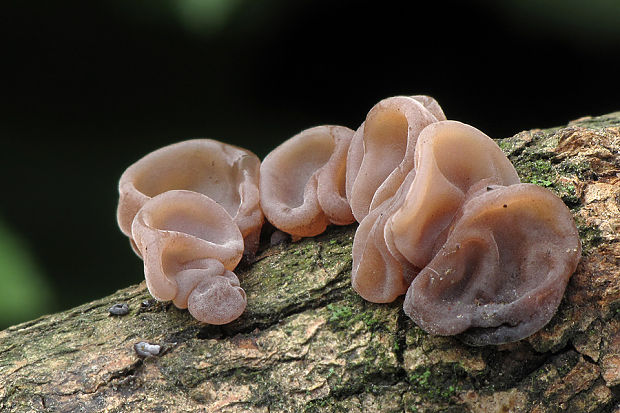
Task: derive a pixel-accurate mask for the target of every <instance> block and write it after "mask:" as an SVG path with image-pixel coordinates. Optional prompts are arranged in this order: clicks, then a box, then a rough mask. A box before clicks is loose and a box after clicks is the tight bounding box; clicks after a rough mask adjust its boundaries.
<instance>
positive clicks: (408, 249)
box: [352, 121, 519, 302]
mask: <svg viewBox="0 0 620 413" xmlns="http://www.w3.org/2000/svg"><path fill="white" fill-rule="evenodd" d="M414 153H415V168H414V169H412V170H411V172H409V174H408V175H407V177H406V178H405V180H404V182H403V183H402V185H401V187H400V188H399V189H398V191H397V192H396V194H395V195H394V196H393V198H392V199H391V200H389V202H385V203H384V204H382V205H381V206H379V207H378V208H375V210H371V212H370V213H369V214H368V215H367V216H366V217H365V218H364V219H363V220H362V222H361V223H360V226H359V228H358V230H357V232H356V234H355V239H354V242H353V269H352V280H353V288H354V289H355V290H356V291H357V292H358V293H359V294H360V295H361V296H362V297H364V298H365V299H366V300H368V301H372V302H391V301H393V300H394V299H395V298H396V297H397V296H399V295H402V294H404V293H405V292H406V291H407V288H408V286H409V284H410V283H411V281H412V280H413V278H414V277H415V275H416V274H417V272H418V271H419V270H420V269H421V268H423V267H424V266H426V265H427V264H428V263H429V261H430V260H431V258H432V257H433V255H434V252H435V251H434V249H435V248H437V247H436V245H437V244H438V243H439V245H441V244H442V243H443V242H442V241H443V240H445V234H444V233H445V231H446V228H447V227H448V225H449V224H450V222H451V221H452V219H453V217H454V215H455V214H456V212H457V210H458V209H459V208H460V206H461V205H462V204H463V202H464V200H465V196H466V194H467V193H468V192H469V191H470V190H471V189H472V187H473V188H477V187H479V186H486V185H491V184H498V185H511V184H514V183H518V182H519V177H518V175H517V172H516V171H515V169H514V167H513V166H512V164H511V163H510V161H509V160H508V159H507V158H506V156H505V155H504V154H503V153H502V151H501V150H500V148H499V147H498V146H497V145H496V144H495V142H493V140H492V139H491V138H489V137H488V136H486V135H485V134H483V133H482V132H480V131H479V130H477V129H476V128H473V127H471V126H469V125H465V124H463V123H460V122H455V121H441V122H436V123H432V124H430V125H428V126H427V127H426V128H425V129H424V130H423V131H422V132H421V133H420V135H419V137H418V140H417V143H416V147H415V152H414Z"/></svg>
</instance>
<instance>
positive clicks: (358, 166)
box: [346, 96, 445, 222]
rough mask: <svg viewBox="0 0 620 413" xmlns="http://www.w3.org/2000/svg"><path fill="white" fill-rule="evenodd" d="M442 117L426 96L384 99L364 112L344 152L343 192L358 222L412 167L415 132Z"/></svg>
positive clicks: (390, 193)
mask: <svg viewBox="0 0 620 413" xmlns="http://www.w3.org/2000/svg"><path fill="white" fill-rule="evenodd" d="M438 117H440V118H441V119H440V118H438ZM443 119H445V116H444V115H443V112H442V111H441V108H440V107H439V104H438V103H437V101H435V100H434V99H433V98H431V97H429V96H413V97H407V96H396V97H391V98H387V99H384V100H382V101H380V102H379V103H377V104H376V105H375V106H374V107H373V108H372V109H371V110H370V112H368V115H367V117H366V120H365V122H364V123H362V125H361V126H360V127H359V129H358V130H357V131H356V132H355V134H354V135H353V138H352V140H351V146H350V148H349V153H348V155H347V174H346V194H347V199H348V201H349V204H350V205H351V210H352V211H353V215H354V216H355V219H356V220H357V221H358V222H361V221H362V219H364V217H365V216H366V215H367V214H368V212H369V211H370V210H371V209H373V208H375V207H377V206H378V205H380V204H381V203H382V202H384V201H385V200H387V199H389V198H391V197H392V196H393V195H394V193H396V191H397V190H398V188H399V187H400V186H401V184H402V182H403V180H404V179H405V176H406V175H407V174H408V173H409V171H411V169H413V165H414V148H415V144H416V141H417V139H418V135H419V133H420V132H421V131H422V129H424V128H425V127H426V126H427V125H429V124H431V123H434V122H437V121H438V120H443Z"/></svg>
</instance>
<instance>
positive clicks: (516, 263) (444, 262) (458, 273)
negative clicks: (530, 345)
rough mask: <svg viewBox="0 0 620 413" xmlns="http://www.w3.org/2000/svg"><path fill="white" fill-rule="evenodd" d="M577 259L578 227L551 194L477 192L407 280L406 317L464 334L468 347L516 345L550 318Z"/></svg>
mask: <svg viewBox="0 0 620 413" xmlns="http://www.w3.org/2000/svg"><path fill="white" fill-rule="evenodd" d="M580 257H581V244H580V242H579V234H578V232H577V228H576V226H575V222H574V221H573V218H572V216H571V213H570V211H569V210H568V208H567V207H566V205H564V203H563V202H562V201H561V200H560V199H559V198H558V197H557V196H555V195H554V194H553V193H552V192H550V191H548V190H546V189H544V188H541V187H538V186H536V185H533V184H517V185H511V186H505V187H495V189H493V190H490V191H486V190H482V191H480V193H479V195H477V196H472V197H471V198H470V199H469V200H468V201H467V202H466V203H465V204H464V205H463V207H462V210H461V211H460V212H459V214H458V216H457V217H456V219H455V223H454V224H453V226H452V228H451V229H450V233H449V236H448V239H447V241H446V242H445V244H444V245H443V246H442V247H441V248H440V249H439V251H437V254H436V255H435V256H434V258H433V259H432V260H431V262H430V263H429V264H428V265H427V266H426V267H425V268H424V269H423V270H422V271H421V272H420V273H419V274H418V276H417V277H416V278H415V279H414V280H413V282H412V283H411V286H410V287H409V290H408V291H407V295H406V297H405V303H404V309H405V313H406V314H407V315H408V316H409V317H411V318H412V319H413V320H414V321H415V322H416V323H417V324H418V325H419V326H420V327H422V328H423V329H424V330H426V331H428V332H429V333H431V334H439V335H453V334H458V333H463V332H464V335H463V337H464V338H465V340H466V341H467V342H469V343H471V344H476V345H483V344H500V343H505V342H510V341H515V340H519V339H522V338H524V337H527V336H529V335H531V334H533V333H534V332H536V331H538V330H539V329H540V328H541V327H543V326H544V325H545V324H546V323H547V322H548V321H549V320H550V319H551V317H552V316H553V314H554V313H555V311H556V309H557V307H558V305H559V303H560V300H561V299H562V296H563V294H564V289H565V287H566V284H567V283H568V280H569V278H570V276H571V275H572V274H573V272H574V271H575V269H576V267H577V264H578V262H579V259H580Z"/></svg>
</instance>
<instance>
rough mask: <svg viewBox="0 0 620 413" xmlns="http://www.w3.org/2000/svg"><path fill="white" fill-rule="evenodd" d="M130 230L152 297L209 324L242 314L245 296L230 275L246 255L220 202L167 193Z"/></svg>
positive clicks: (190, 194) (139, 215) (154, 200)
mask: <svg viewBox="0 0 620 413" xmlns="http://www.w3.org/2000/svg"><path fill="white" fill-rule="evenodd" d="M131 228H132V232H131V234H132V238H133V240H134V242H135V245H136V247H137V249H138V251H139V252H140V254H141V255H142V258H143V259H144V276H145V278H146V284H147V287H148V289H149V291H150V293H151V295H153V297H155V298H156V299H158V300H173V302H174V304H175V305H176V306H177V307H179V308H189V312H190V313H191V314H192V315H193V316H194V317H195V318H196V319H198V320H200V321H203V322H205V323H210V324H224V323H228V322H230V321H232V320H234V319H236V318H238V317H239V316H240V315H241V313H243V310H244V309H245V306H246V296H245V292H244V291H243V290H242V289H241V288H240V287H239V280H238V279H237V276H236V275H235V274H234V273H232V272H231V271H232V270H233V269H234V268H235V267H236V266H237V264H238V263H239V261H240V260H241V257H242V255H243V238H242V236H241V232H240V231H239V228H238V227H237V225H236V224H235V223H234V222H233V220H232V218H231V217H230V215H229V214H228V212H226V210H225V209H224V208H223V207H222V206H220V205H219V204H218V203H217V202H215V201H214V200H212V199H211V198H209V197H207V196H205V195H203V194H200V193H197V192H193V191H182V190H171V191H166V192H164V193H162V194H160V195H157V196H155V197H154V198H152V199H150V200H149V201H148V202H146V203H145V204H144V206H143V207H142V208H141V209H140V210H139V211H138V213H137V214H136V216H135V219H134V220H133V223H132V226H131Z"/></svg>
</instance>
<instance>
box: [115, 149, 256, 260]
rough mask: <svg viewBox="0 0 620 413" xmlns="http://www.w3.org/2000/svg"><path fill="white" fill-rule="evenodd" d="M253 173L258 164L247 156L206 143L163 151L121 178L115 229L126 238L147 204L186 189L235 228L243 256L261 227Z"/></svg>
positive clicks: (251, 249) (253, 244)
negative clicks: (218, 207)
mask: <svg viewBox="0 0 620 413" xmlns="http://www.w3.org/2000/svg"><path fill="white" fill-rule="evenodd" d="M259 169H260V160H259V159H258V157H257V156H256V155H254V154H253V153H252V152H250V151H248V150H245V149H242V148H238V147H236V146H232V145H227V144H225V143H222V142H218V141H215V140H211V139H193V140H188V141H183V142H179V143H175V144H172V145H169V146H165V147H163V148H161V149H158V150H156V151H154V152H151V153H150V154H148V155H146V156H145V157H143V158H142V159H140V160H139V161H137V162H136V163H134V164H133V165H131V166H130V167H129V168H127V170H126V171H125V172H124V173H123V175H122V176H121V179H120V182H119V193H120V199H119V203H118V211H117V218H118V224H119V226H120V228H121V230H122V231H123V233H124V234H125V235H127V236H128V237H130V238H131V223H132V222H133V219H134V217H135V215H136V214H137V213H138V210H140V208H142V206H143V205H144V204H145V203H146V202H147V201H148V200H149V199H151V198H153V197H155V196H156V195H158V194H161V193H164V192H166V191H170V190H175V189H179V190H181V189H185V190H191V191H194V192H198V193H201V194H204V195H206V196H208V197H209V198H211V199H213V200H214V201H216V202H217V203H218V204H219V205H221V206H222V207H223V208H224V209H225V210H226V211H227V212H228V214H229V215H230V216H231V217H232V218H233V221H234V222H235V224H236V225H237V226H238V227H239V230H240V231H241V234H242V235H243V238H244V240H245V249H246V251H248V252H255V251H256V248H258V239H259V236H260V230H261V226H262V224H263V214H262V211H261V209H260V204H259V202H260V198H259V193H258V174H259ZM134 247H135V246H134Z"/></svg>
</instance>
